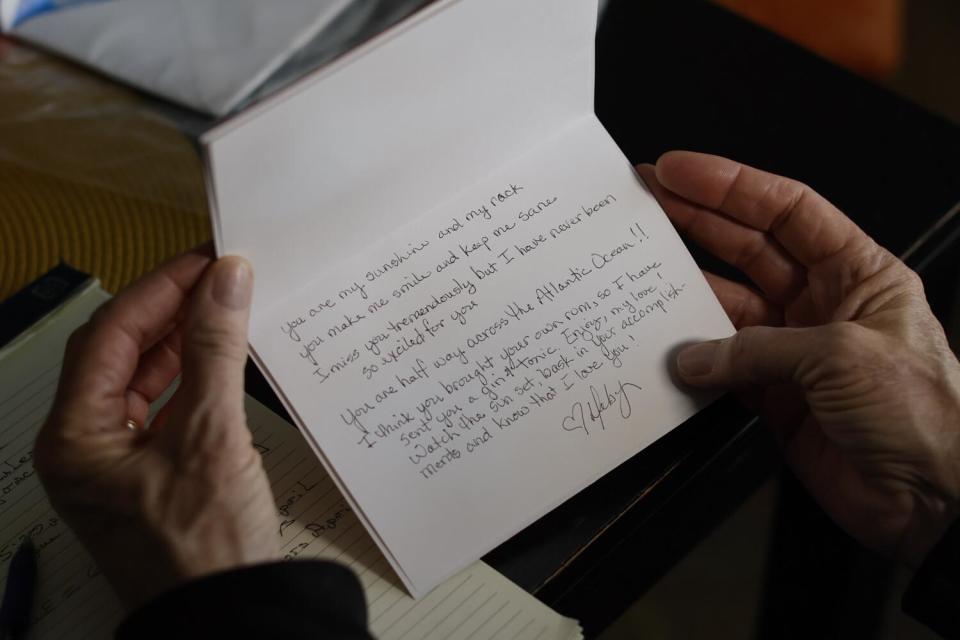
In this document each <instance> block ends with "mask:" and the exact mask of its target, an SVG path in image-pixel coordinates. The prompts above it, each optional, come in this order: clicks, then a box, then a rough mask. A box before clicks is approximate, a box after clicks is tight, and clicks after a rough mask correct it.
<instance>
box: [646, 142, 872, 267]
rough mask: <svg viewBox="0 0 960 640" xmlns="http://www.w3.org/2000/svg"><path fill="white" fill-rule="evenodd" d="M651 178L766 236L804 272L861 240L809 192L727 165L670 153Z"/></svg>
mask: <svg viewBox="0 0 960 640" xmlns="http://www.w3.org/2000/svg"><path fill="white" fill-rule="evenodd" d="M656 176H657V180H659V182H660V184H662V185H663V186H664V187H666V188H667V189H668V190H670V191H672V192H674V193H675V194H677V195H678V196H680V197H681V198H683V199H685V200H689V201H691V202H693V203H695V204H698V205H700V206H702V207H706V208H707V209H713V210H715V211H720V212H722V213H724V214H726V215H728V216H730V217H731V218H733V219H734V220H737V221H738V222H741V223H743V224H744V225H746V226H748V227H752V228H754V229H757V230H760V231H764V232H768V233H771V234H772V235H773V236H774V237H775V238H776V239H777V241H778V242H779V243H780V244H781V245H782V246H783V248H784V249H786V250H787V253H788V254H789V255H791V256H792V257H793V258H795V259H796V260H797V261H798V262H800V264H801V265H803V266H805V267H811V266H813V265H815V264H817V263H819V262H821V261H823V260H825V259H827V258H829V257H831V256H834V255H836V254H838V253H839V252H841V251H842V250H844V249H845V248H847V247H850V246H852V245H853V244H855V243H859V242H862V241H864V240H867V237H866V235H865V234H864V233H863V231H861V230H860V229H859V227H857V226H856V225H855V224H854V223H853V222H852V221H851V220H850V219H849V218H847V217H846V216H845V215H843V214H842V213H841V212H840V211H839V210H838V209H837V208H836V207H834V206H833V205H832V204H830V203H829V202H827V200H826V199H824V198H823V197H822V196H820V195H819V194H817V193H816V192H814V191H813V190H812V189H810V187H807V186H806V185H804V184H802V183H800V182H796V181H795V180H790V179H788V178H783V177H781V176H777V175H774V174H772V173H767V172H765V171H760V170H759V169H754V168H752V167H748V166H745V165H742V164H740V163H738V162H734V161H733V160H728V159H726V158H721V157H719V156H711V155H706V154H702V153H692V152H689V151H671V152H669V153H666V154H664V155H663V156H661V158H660V159H659V160H658V161H657V166H656Z"/></svg>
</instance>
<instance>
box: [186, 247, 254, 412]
mask: <svg viewBox="0 0 960 640" xmlns="http://www.w3.org/2000/svg"><path fill="white" fill-rule="evenodd" d="M252 295H253V270H252V269H251V267H250V264H249V263H248V262H247V261H246V260H243V259H242V258H238V257H233V256H231V257H226V258H221V259H220V260H218V261H217V262H215V263H214V264H212V265H211V266H210V268H209V269H208V270H207V272H206V273H205V274H204V276H203V278H202V279H201V281H200V283H199V284H198V285H197V287H196V289H195V290H194V293H193V295H192V296H191V298H190V303H189V306H188V308H187V314H186V318H185V319H184V324H183V337H182V344H181V356H180V357H181V362H182V371H183V373H182V381H181V386H180V388H181V389H182V391H183V392H182V397H178V403H177V406H178V407H183V408H184V409H185V410H187V411H193V410H194V409H196V410H197V411H198V412H199V413H201V414H225V415H226V416H227V419H228V420H233V419H235V418H236V415H237V412H238V410H239V411H242V407H243V380H244V378H243V375H244V365H245V364H246V360H247V323H248V322H249V318H250V301H251V298H252ZM178 395H181V394H178Z"/></svg>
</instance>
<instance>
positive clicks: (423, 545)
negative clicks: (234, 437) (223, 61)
mask: <svg viewBox="0 0 960 640" xmlns="http://www.w3.org/2000/svg"><path fill="white" fill-rule="evenodd" d="M596 17H597V6H596V3H595V2H585V1H584V0H448V1H442V2H439V3H436V4H434V5H431V6H430V7H429V8H428V9H426V10H424V11H422V12H421V13H419V14H417V15H416V16H414V17H413V18H412V19H411V20H408V21H407V22H406V23H404V24H402V25H400V26H399V27H398V28H395V29H393V30H391V31H389V32H388V33H386V34H384V35H382V36H380V37H379V38H377V39H376V40H374V41H372V42H370V43H368V44H367V45H365V46H364V47H362V48H360V49H359V50H356V51H354V52H352V53H351V54H349V55H348V56H346V57H344V58H342V59H340V60H338V61H337V62H336V63H335V64H333V65H330V66H328V67H326V68H324V69H321V70H320V71H318V72H317V73H315V74H314V75H313V76H311V77H309V78H307V79H306V80H304V81H303V82H301V83H300V84H298V85H297V86H295V87H293V88H292V89H290V90H288V91H286V92H284V93H282V94H280V95H278V96H276V97H274V98H272V99H270V100H268V101H267V102H265V103H262V104H260V105H258V106H256V107H255V108H253V109H252V110H250V111H248V112H246V113H244V114H242V115H240V116H238V117H236V118H234V119H233V120H230V121H228V122H227V123H226V124H224V125H222V126H220V127H219V128H217V129H215V130H213V131H212V132H210V133H209V134H208V135H207V136H206V137H205V139H204V147H205V152H206V157H207V161H208V181H209V187H210V189H209V191H210V195H211V204H212V208H213V217H214V229H215V237H216V242H217V247H218V250H219V252H220V253H221V254H239V255H243V256H245V257H247V258H248V259H249V260H250V261H251V262H252V263H253V265H254V270H255V272H256V277H257V285H256V292H255V296H254V308H253V315H252V323H251V333H250V341H251V346H252V350H253V353H254V356H255V358H256V360H257V362H258V363H259V365H260V367H261V368H262V370H263V371H264V373H265V374H266V375H267V377H268V379H269V380H270V381H271V384H272V385H273V387H274V389H275V390H276V392H277V394H278V395H279V396H280V398H281V399H282V400H283V402H284V403H285V405H286V407H287V409H288V410H289V411H290V414H291V415H292V416H293V417H294V419H295V421H296V422H297V424H298V426H299V427H300V429H301V430H302V431H303V433H304V435H305V436H306V439H307V440H308V442H309V443H310V445H311V447H312V448H313V450H314V452H315V453H316V455H317V456H318V457H319V458H320V460H321V461H322V462H323V464H324V465H325V466H326V468H327V470H328V471H329V473H330V475H331V477H332V478H333V479H334V480H335V481H336V483H337V484H338V486H339V487H340V488H341V490H342V491H343V493H344V495H345V496H346V498H347V500H348V501H349V502H350V504H351V506H352V508H353V510H354V511H355V512H356V513H357V514H358V516H359V517H360V518H361V520H362V521H363V523H364V524H365V526H366V527H367V529H368V530H369V532H370V533H371V536H372V537H373V539H374V540H375V541H376V542H377V544H378V545H379V546H380V548H381V549H382V550H383V552H384V554H385V555H386V557H387V558H388V559H389V560H390V562H391V564H392V565H393V567H394V569H395V570H396V571H397V573H398V575H399V576H400V578H401V579H402V580H403V582H404V584H405V585H406V586H407V588H408V589H409V590H410V592H411V593H412V594H413V595H421V594H425V593H426V592H428V591H429V590H430V589H431V588H433V587H434V586H435V585H437V584H439V583H440V582H442V581H443V580H444V579H445V578H447V577H449V576H451V575H452V574H454V573H455V572H457V571H458V570H460V569H462V568H463V567H465V566H467V565H468V564H470V563H471V562H473V561H474V560H476V559H477V558H479V557H480V556H481V555H483V554H484V553H486V552H487V551H489V550H491V549H492V548H494V547H495V546H497V545H498V544H500V543H501V542H503V541H504V540H506V539H507V538H509V537H511V536H512V535H514V534H515V533H517V532H518V531H520V530H521V529H523V528H524V527H525V526H527V525H528V524H530V523H531V522H533V521H535V520H536V519H538V518H539V517H541V516H542V515H543V514H545V513H546V512H548V511H549V510H551V509H552V508H554V507H555V506H557V505H558V504H560V503H561V502H563V501H564V500H566V499H568V498H569V497H571V496H572V495H574V494H575V493H576V492H578V491H580V490H581V489H583V488H584V487H586V486H587V485H589V484H590V483H591V482H593V481H594V480H596V479H597V478H599V477H600V476H602V475H603V474H605V473H607V472H608V471H610V470H611V469H612V468H614V467H615V466H617V465H619V464H620V463H622V462H624V461H625V460H627V459H628V458H630V457H631V456H633V455H634V454H636V453H637V452H638V451H640V450H641V449H643V448H644V447H646V446H648V445H649V444H651V443H652V442H654V441H655V440H656V439H658V438H659V437H661V436H662V435H663V434H665V433H667V432H668V431H669V430H671V429H672V428H674V427H675V426H677V425H678V424H680V423H681V422H682V421H683V420H685V419H686V418H687V417H689V416H690V415H692V414H693V413H695V412H696V411H697V410H698V408H700V406H701V405H702V403H703V402H704V401H705V399H704V398H699V399H698V398H694V397H691V396H690V395H689V394H688V393H687V392H684V391H682V390H679V389H678V388H677V387H676V385H675V384H674V382H673V381H672V380H671V377H670V373H669V369H668V360H669V356H670V354H671V352H672V351H673V350H674V349H675V348H676V347H677V346H678V345H679V344H681V343H683V342H686V341H690V340H703V339H711V338H719V337H725V336H728V335H730V334H731V333H732V332H733V328H732V326H731V325H730V323H729V321H728V320H727V318H726V316H725V315H724V313H723V311H722V309H721V307H720V305H719V303H718V302H717V300H716V298H715V297H714V295H713V293H712V292H711V291H710V289H709V287H708V285H707V283H706V281H705V280H704V279H703V277H702V275H701V273H700V271H699V270H698V268H697V266H696V265H695V264H694V261H693V259H692V258H691V257H690V255H689V253H688V252H687V250H686V249H685V247H684V246H683V244H682V242H681V241H680V239H679V237H678V236H677V234H676V232H675V231H674V229H673V228H672V227H671V225H670V223H669V221H668V220H667V218H666V216H665V215H664V214H663V212H662V211H661V209H660V208H659V206H658V205H657V203H656V201H655V200H654V199H653V198H652V197H651V195H650V194H649V192H648V191H647V190H646V189H645V187H644V185H643V183H642V181H641V180H640V179H639V178H638V176H637V175H636V174H635V172H634V171H633V169H632V167H631V166H630V164H629V163H628V162H627V160H626V159H625V158H624V156H623V154H622V153H621V151H620V150H619V149H618V147H617V145H616V144H615V143H614V142H613V140H612V139H611V138H610V136H609V134H608V133H607V132H606V131H605V130H604V128H603V127H602V125H601V124H600V123H599V121H598V120H597V118H596V116H595V115H594V112H593V68H594V32H595V27H596Z"/></svg>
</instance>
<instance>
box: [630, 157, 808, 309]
mask: <svg viewBox="0 0 960 640" xmlns="http://www.w3.org/2000/svg"><path fill="white" fill-rule="evenodd" d="M637 171H638V172H639V173H640V176H641V177H642V178H643V180H644V181H645V182H646V183H647V186H648V187H650V190H651V191H652V192H653V194H654V197H656V199H657V201H658V202H659V203H660V206H661V207H663V210H664V211H665V212H666V214H667V217H669V218H670V221H671V222H672V223H673V225H674V226H675V227H676V228H677V230H678V231H680V233H682V234H683V235H685V236H686V237H687V238H689V239H690V240H691V241H693V242H694V243H696V244H698V245H700V246H701V247H703V248H704V249H706V250H707V251H709V252H710V253H712V254H713V255H715V256H717V257H718V258H720V259H721V260H723V261H724V262H727V263H729V264H731V265H733V266H734V267H736V268H738V269H740V270H741V271H742V272H743V273H745V274H746V275H747V276H748V277H749V278H750V279H751V280H752V281H753V282H755V283H756V284H757V286H758V287H760V289H762V290H763V292H764V293H765V294H766V295H767V296H768V297H769V298H770V299H771V300H773V301H774V302H777V303H780V304H783V303H786V302H787V301H789V300H791V299H792V298H793V297H795V296H796V295H797V292H798V291H799V290H800V289H801V288H802V287H803V286H804V285H805V283H806V270H805V269H804V268H803V267H802V266H800V264H799V263H798V262H797V261H796V260H794V259H793V258H791V257H790V256H789V255H787V253H786V251H784V249H783V247H781V246H780V245H779V243H777V242H776V241H774V240H773V238H772V236H770V235H769V234H767V233H764V232H763V231H760V230H758V229H754V228H752V227H748V226H745V225H743V224H741V223H739V222H736V221H735V220H731V219H730V218H728V217H726V216H724V215H721V214H718V213H716V212H715V211H712V210H709V209H706V208H704V207H702V206H700V205H697V204H695V203H693V202H691V201H689V200H685V199H683V198H681V197H679V196H678V195H676V194H675V193H673V192H671V191H669V190H668V189H666V188H665V187H664V186H663V185H662V184H660V182H659V181H658V180H657V176H656V173H655V169H654V167H653V166H652V165H641V166H639V167H637Z"/></svg>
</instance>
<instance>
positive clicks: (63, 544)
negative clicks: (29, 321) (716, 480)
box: [0, 285, 123, 640]
mask: <svg viewBox="0 0 960 640" xmlns="http://www.w3.org/2000/svg"><path fill="white" fill-rule="evenodd" d="M107 298H108V295H107V294H106V293H105V292H104V291H103V290H102V289H100V287H98V286H95V285H91V286H88V287H87V288H85V289H84V290H83V291H82V292H81V293H79V294H78V295H77V296H75V297H74V298H73V299H71V301H70V302H68V303H67V304H66V305H65V306H64V307H62V308H61V309H59V310H57V311H56V312H54V313H53V314H51V316H49V317H48V318H47V319H45V320H44V321H42V322H41V323H40V324H38V325H37V326H35V327H33V328H31V329H30V330H29V331H28V333H27V334H25V335H24V336H21V337H20V338H18V339H17V340H16V341H15V342H13V343H12V344H11V345H9V346H8V347H6V348H5V349H3V350H2V351H0V581H3V588H6V583H5V581H6V576H7V570H8V568H9V563H10V559H11V558H12V557H13V554H14V553H15V552H16V550H17V548H18V547H19V546H20V543H21V542H22V541H23V539H24V538H25V537H27V536H29V537H30V538H31V539H32V540H33V543H34V545H35V546H36V548H37V560H38V563H37V569H38V575H37V585H38V590H37V595H36V599H35V601H34V609H33V621H32V623H31V625H30V637H32V638H38V639H46V638H50V639H52V640H59V639H60V638H64V639H66V638H109V637H112V635H113V631H114V629H115V628H116V626H117V624H118V623H119V622H120V620H121V618H122V617H123V610H122V608H121V607H120V603H119V601H118V600H117V597H116V596H115V595H114V594H113V591H111V589H110V586H109V584H107V581H106V580H105V579H104V578H103V576H102V575H100V572H99V570H98V569H97V566H96V564H94V562H93V559H92V558H90V556H89V555H88V554H87V552H86V550H85V549H84V547H83V545H82V544H80V541H79V540H77V538H76V537H74V535H73V533H72V532H71V531H70V529H69V528H67V526H66V525H65V524H64V523H63V521H62V520H60V517H59V516H58V515H57V513H56V511H54V510H53V507H51V506H50V502H49V500H48V499H47V496H46V494H45V493H44V490H43V485H41V484H40V479H39V478H38V477H37V476H36V474H35V472H34V470H33V462H32V461H33V441H34V440H35V439H36V437H37V432H38V431H39V430H40V425H41V424H43V421H44V420H45V419H46V417H47V412H48V411H49V409H50V404H51V403H52V402H53V395H54V392H55V391H56V389H57V380H58V379H59V377H60V364H61V358H62V357H63V350H64V347H65V346H66V342H67V338H68V337H69V336H70V334H71V333H72V332H73V330H74V329H76V328H77V327H78V326H80V325H81V324H83V323H84V322H86V321H87V318H89V317H90V314H92V313H93V311H94V310H95V309H96V308H97V307H98V306H100V305H101V304H102V303H103V302H104V301H105V300H106V299H107Z"/></svg>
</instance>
